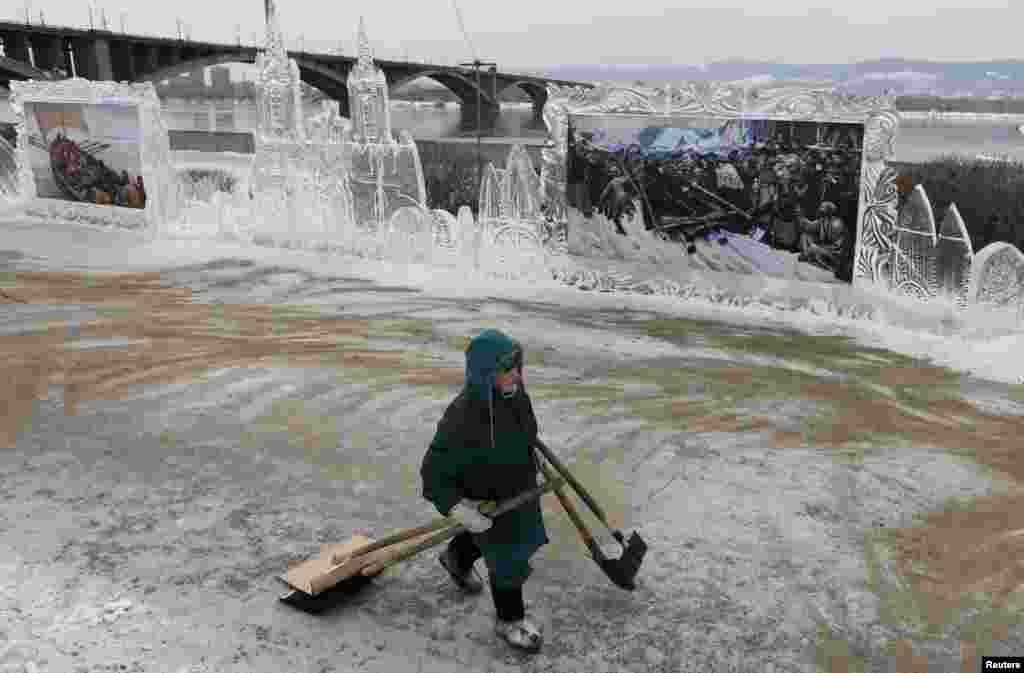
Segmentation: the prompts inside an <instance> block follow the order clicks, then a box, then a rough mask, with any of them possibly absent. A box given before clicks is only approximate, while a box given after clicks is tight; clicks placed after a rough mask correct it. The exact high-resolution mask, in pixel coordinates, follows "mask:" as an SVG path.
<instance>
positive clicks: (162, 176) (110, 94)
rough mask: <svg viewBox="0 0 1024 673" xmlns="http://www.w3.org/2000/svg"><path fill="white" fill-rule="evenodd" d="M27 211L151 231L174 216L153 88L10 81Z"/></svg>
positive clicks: (83, 82)
mask: <svg viewBox="0 0 1024 673" xmlns="http://www.w3.org/2000/svg"><path fill="white" fill-rule="evenodd" d="M11 106H12V108H13V110H14V113H15V116H16V127H17V132H18V147H17V153H18V159H19V170H20V182H21V188H22V193H23V195H24V196H25V197H26V201H27V203H26V207H27V208H28V209H29V210H30V211H41V212H42V214H44V215H47V216H50V217H55V218H59V219H65V220H71V221H81V222H89V223H95V224H103V225H107V226H117V227H124V228H130V229H147V230H148V231H150V232H154V233H155V232H156V231H157V229H158V227H159V225H160V223H161V222H166V221H167V220H168V219H169V218H170V217H172V216H173V212H172V210H173V209H174V207H175V199H174V194H173V193H172V192H171V188H172V186H173V184H174V183H173V181H174V171H173V164H172V162H171V159H170V144H169V140H168V135H167V130H166V128H165V127H164V124H163V120H162V118H161V113H160V109H161V108H160V101H159V98H158V97H157V95H156V89H155V88H154V87H153V85H152V83H149V82H146V83H118V82H93V81H89V80H84V79H67V80H61V81H57V82H37V81H27V82H12V83H11Z"/></svg>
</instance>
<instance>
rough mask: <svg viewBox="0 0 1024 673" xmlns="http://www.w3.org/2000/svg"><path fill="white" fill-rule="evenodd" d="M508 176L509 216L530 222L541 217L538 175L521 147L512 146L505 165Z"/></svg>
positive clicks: (528, 156)
mask: <svg viewBox="0 0 1024 673" xmlns="http://www.w3.org/2000/svg"><path fill="white" fill-rule="evenodd" d="M505 173H506V175H507V176H508V185H507V189H508V194H507V197H506V198H507V199H508V202H509V215H510V216H511V217H512V218H514V219H517V220H518V219H522V220H532V219H534V218H538V217H540V216H541V212H540V203H541V194H540V175H538V174H537V170H536V169H535V168H534V167H533V161H531V160H530V155H529V154H527V152H526V149H525V148H524V147H523V146H522V145H513V146H512V149H511V150H509V153H508V160H507V161H506V164H505Z"/></svg>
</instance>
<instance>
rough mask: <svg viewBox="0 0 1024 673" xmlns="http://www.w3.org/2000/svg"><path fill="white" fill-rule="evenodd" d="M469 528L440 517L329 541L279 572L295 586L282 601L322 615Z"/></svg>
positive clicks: (544, 488)
mask: <svg viewBox="0 0 1024 673" xmlns="http://www.w3.org/2000/svg"><path fill="white" fill-rule="evenodd" d="M564 484H565V480H564V479H561V478H557V477H556V479H555V480H554V481H548V482H545V483H544V484H543V485H541V486H538V487H537V488H534V489H531V490H529V491H525V492H523V493H520V494H519V495H517V496H515V497H513V498H509V499H508V500H506V501H504V502H502V503H500V504H497V505H494V504H493V503H487V504H489V505H490V507H487V506H481V511H482V512H483V513H484V514H486V515H487V516H490V517H492V518H493V517H496V516H499V515H501V514H504V513H505V512H508V511H509V510H512V509H515V508H516V507H519V506H520V505H522V504H524V503H526V502H529V501H531V500H534V499H536V498H539V497H541V496H542V495H544V494H545V493H548V492H550V491H552V490H554V489H555V488H558V487H560V486H563V485H564ZM463 530H465V528H464V527H463V526H462V525H461V524H459V523H457V522H456V521H455V520H454V519H451V518H450V517H439V518H436V519H434V520H433V521H431V522H430V523H427V524H424V525H422V526H417V527H415V528H409V529H406V530H402V531H398V532H396V533H393V534H391V535H388V536H387V537H385V538H382V539H380V540H377V541H376V542H374V541H371V540H370V539H369V538H367V537H365V536H363V535H355V536H353V537H352V538H351V539H349V540H348V541H347V542H344V543H342V544H335V545H324V546H323V547H322V548H321V552H320V556H319V557H315V558H311V559H309V560H307V561H303V562H301V563H298V564H296V565H294V566H292V567H291V568H289V570H288V572H287V573H286V574H284V575H280V576H278V579H279V580H281V581H282V582H284V583H285V584H287V585H288V587H289V591H287V592H285V593H283V594H281V595H280V596H278V600H280V601H281V602H282V603H285V604H287V605H290V606H292V607H295V608H298V609H299V610H302V611H303V612H308V613H311V614H319V613H320V612H323V611H324V610H325V609H327V608H330V607H333V606H334V605H336V604H338V602H339V601H340V600H341V599H343V598H348V597H350V596H353V595H355V594H356V593H357V592H358V591H359V590H360V589H362V588H363V587H365V586H366V585H367V584H369V583H370V580H372V579H373V578H374V577H376V576H377V575H379V574H380V573H382V572H383V571H384V570H386V569H387V568H389V567H391V566H393V565H395V564H397V563H399V562H401V561H404V560H406V559H408V558H412V557H413V556H416V555H417V554H419V553H420V552H422V551H424V550H426V549H429V548H431V547H435V546H437V545H439V544H441V543H443V542H444V541H446V540H448V539H449V538H453V537H455V536H456V535H458V534H459V533H461V532H462V531H463Z"/></svg>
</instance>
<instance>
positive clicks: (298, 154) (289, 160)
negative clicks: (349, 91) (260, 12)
mask: <svg viewBox="0 0 1024 673" xmlns="http://www.w3.org/2000/svg"><path fill="white" fill-rule="evenodd" d="M266 14H267V16H266V19H267V36H266V46H265V50H264V51H263V52H262V53H260V54H259V55H257V57H256V69H257V71H258V74H257V87H258V89H259V92H260V96H259V100H258V109H259V124H258V126H257V129H256V134H255V136H256V137H255V140H256V143H255V144H256V155H255V157H254V159H253V167H252V176H251V178H250V188H251V189H252V190H253V193H254V199H255V200H256V201H257V204H256V205H257V206H258V210H257V212H258V213H259V214H260V215H261V219H262V220H263V221H264V226H263V227H260V228H261V229H274V228H275V223H282V222H284V223H288V225H289V226H288V229H292V228H293V225H294V219H293V217H292V215H293V214H294V213H293V212H291V210H292V209H291V208H290V206H292V205H293V202H294V197H295V195H296V192H297V191H298V183H299V182H300V180H301V173H302V172H303V169H304V166H303V165H302V164H303V163H304V162H303V159H304V156H303V154H304V153H303V147H302V143H303V140H304V138H305V131H304V127H303V116H302V95H301V92H300V90H299V82H300V79H299V66H298V64H297V63H295V61H294V60H292V59H290V58H288V54H287V52H286V51H285V48H284V38H283V37H282V35H281V29H280V26H279V25H278V21H277V10H276V8H275V6H274V0H266Z"/></svg>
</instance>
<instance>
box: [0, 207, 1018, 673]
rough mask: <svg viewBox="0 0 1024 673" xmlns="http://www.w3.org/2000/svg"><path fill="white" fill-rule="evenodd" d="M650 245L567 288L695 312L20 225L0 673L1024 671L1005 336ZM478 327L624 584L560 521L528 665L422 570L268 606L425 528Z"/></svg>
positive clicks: (485, 612)
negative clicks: (318, 601) (301, 564)
mask: <svg viewBox="0 0 1024 673" xmlns="http://www.w3.org/2000/svg"><path fill="white" fill-rule="evenodd" d="M597 238H598V240H600V238H601V237H600V236H598V237H597ZM644 245H646V244H645V243H641V249H634V250H635V252H636V254H625V253H622V252H621V251H620V252H619V253H618V254H617V253H616V252H615V250H613V249H611V248H610V247H609V246H607V245H606V246H603V247H602V246H601V245H598V246H597V247H598V248H601V249H602V250H603V252H604V255H605V256H604V257H590V258H582V257H576V258H574V259H573V262H572V264H573V265H574V267H575V269H576V270H577V271H580V272H588V271H589V272H593V273H597V274H606V275H607V274H613V275H614V274H629V276H631V278H632V281H633V282H638V283H639V282H642V283H646V284H647V286H648V287H664V286H665V283H666V282H668V281H671V282H673V283H675V286H676V288H677V289H678V294H679V295H680V296H657V295H645V294H640V293H603V292H585V291H581V290H578V289H574V288H571V287H568V286H566V285H565V283H563V282H560V281H556V280H554V279H546V278H535V279H533V280H521V281H508V280H500V281H499V280H495V279H488V278H485V277H482V276H474V275H472V274H471V273H469V272H467V271H466V270H463V269H457V268H447V269H440V268H430V267H425V266H415V265H411V266H406V265H389V264H383V263H380V262H376V261H372V260H366V259H359V258H355V257H344V256H339V255H331V254H322V253H317V252H312V251H302V250H285V249H280V248H271V247H260V246H251V245H244V244H241V243H236V242H230V241H174V240H157V241H147V240H145V239H144V238H142V237H140V236H138V235H136V234H133V233H125V232H112V231H107V230H101V229H94V228H88V227H83V226H72V225H66V224H59V223H54V222H45V221H41V220H35V219H30V218H26V217H24V216H21V215H16V214H11V213H8V214H7V215H6V216H0V290H3V292H4V294H5V296H0V362H6V363H8V364H0V370H3V373H4V374H5V378H6V379H7V380H9V381H12V382H13V383H12V385H11V386H10V390H13V391H16V393H15V394H14V395H11V394H10V393H9V394H8V400H7V401H8V405H7V409H6V411H5V412H4V413H5V414H6V417H0V420H3V421H4V422H5V423H6V427H5V428H0V431H5V432H7V433H9V434H8V435H7V436H9V437H10V438H11V440H10V442H9V443H7V444H4V443H3V442H2V441H0V447H2V450H0V500H2V501H3V503H4V504H3V507H2V508H0V532H2V534H0V566H2V570H0V614H3V615H9V616H13V618H9V617H8V618H5V619H4V620H0V666H7V667H8V668H6V669H2V670H18V671H69V672H72V671H73V672H76V673H77V671H100V670H110V671H114V670H127V671H158V672H161V673H163V672H167V673H184V672H189V673H192V672H195V673H198V672H200V671H204V672H205V671H210V672H211V673H212V672H214V671H216V672H217V673H220V672H226V671H275V672H276V671H301V672H303V673H305V672H307V671H318V672H320V671H322V672H329V671H398V672H400V673H406V672H410V673H411V672H413V671H438V672H440V671H531V672H532V671H538V672H539V671H560V672H561V671H566V672H572V671H588V672H589V671H673V672H675V671H707V670H715V671H755V670H756V671H765V670H767V671H778V672H781V671H839V670H850V671H853V670H865V671H866V670H872V671H883V670H885V671H889V670H899V671H908V670H925V669H924V668H922V663H921V662H922V661H926V662H927V665H928V666H929V668H928V669H927V670H942V671H952V670H960V668H959V667H960V665H961V663H960V662H961V657H966V659H967V660H968V661H970V660H971V658H972V657H974V656H975V655H977V654H979V653H984V654H1012V653H1018V654H1019V652H1020V651H1021V650H1022V649H1024V630H1022V629H1021V628H1020V626H1019V624H1020V619H1019V617H1020V612H1019V603H1018V602H1017V600H1016V599H1017V597H1018V594H1016V593H1013V592H1014V591H1015V590H1016V585H1015V584H1013V583H1012V582H1010V580H1007V579H1006V578H1005V577H1004V575H1003V574H1001V573H1002V570H1003V565H1005V564H1001V563H1000V562H999V559H1001V558H1003V556H998V555H997V553H998V554H1004V555H1005V554H1006V553H1008V552H1007V550H1008V549H1009V550H1010V551H1011V552H1012V550H1013V549H1015V547H1014V545H1017V544H1019V543H1018V542H1017V540H1018V539H1019V538H1018V537H1012V535H1011V536H1009V537H1008V536H1007V535H1006V534H1008V533H1009V534H1012V532H1013V531H1015V530H1019V529H1022V528H1024V521H1021V520H1020V519H1021V518H1022V516H1024V515H1022V514H1021V512H1022V511H1024V509H1022V508H1021V507H1020V503H1019V502H1018V501H1017V500H1016V499H1017V498H1019V497H1020V496H1019V494H1020V489H1019V487H1018V485H1017V480H1018V479H1020V478H1022V477H1024V473H1020V472H1019V470H1018V468H1017V462H1016V460H1015V458H1014V454H1013V452H1012V450H1011V449H1012V447H1013V444H1014V442H1016V438H1017V437H1019V432H1020V430H1024V421H1022V418H1024V416H1022V414H1024V405H1022V404H1021V403H1020V402H1019V399H1020V398H1019V397H1018V393H1017V392H1016V391H1017V389H1016V388H1011V387H1009V386H1007V385H1006V383H1007V382H1017V381H1020V380H1021V377H1022V376H1024V362H1022V361H1021V358H1015V357H1013V354H1014V353H1016V352H1018V351H1019V349H1020V348H1021V346H1022V345H1024V344H1022V343H1021V338H1022V337H1021V336H1020V334H1019V333H1017V332H1015V329H1016V316H1012V317H1008V316H1004V317H1001V318H991V317H988V318H984V320H983V319H982V318H981V317H978V316H972V317H971V321H972V322H971V323H970V324H969V325H968V324H964V321H963V319H962V318H958V317H957V316H955V315H954V314H953V313H952V312H951V311H949V310H943V309H940V308H927V307H922V306H919V305H915V304H913V303H911V302H909V301H904V300H899V299H895V298H892V297H885V296H882V295H877V294H872V293H868V292H863V291H855V290H853V289H852V288H849V287H846V286H842V285H836V284H831V285H822V284H818V283H812V282H809V281H796V280H790V279H784V278H770V277H764V276H745V277H744V276H734V275H730V274H725V273H720V272H714V271H711V270H709V267H708V265H707V264H696V263H695V264H690V263H689V262H687V261H686V260H685V256H684V255H683V253H682V251H681V250H680V251H679V253H678V255H679V256H678V258H677V259H673V258H672V257H673V255H674V254H675V253H665V255H666V256H665V257H663V258H662V259H660V260H654V261H651V260H650V259H649V255H648V254H647V253H648V252H650V251H649V250H644V249H642V248H643V247H644ZM723 248H726V246H718V244H717V243H715V244H709V245H707V246H702V249H701V255H702V259H704V260H705V261H708V260H711V261H713V262H722V261H723V260H724V259H725V256H727V255H731V254H732V252H730V251H729V250H727V249H723ZM41 270H46V271H48V272H50V273H49V274H47V275H34V274H32V273H31V272H32V271H41ZM58 272H60V273H58ZM69 272H70V273H75V274H77V273H85V274H88V275H89V278H92V280H88V281H82V280H80V279H79V277H78V276H64V275H61V273H69ZM110 272H132V273H136V274H138V273H142V272H152V273H154V274H155V275H154V276H152V277H150V276H134V277H133V278H134V280H124V281H119V282H118V283H114V282H113V281H110V280H104V277H105V276H108V275H109V274H110ZM153 278H157V279H158V281H159V282H158V283H157V281H155V280H153ZM182 291H185V292H187V293H188V294H186V295H182V294H180V293H181V292H182ZM5 297H6V299H5ZM285 307H300V308H301V307H305V311H302V310H300V309H297V308H289V309H285ZM282 321H283V322H282ZM289 321H291V322H289ZM487 326H496V327H499V328H502V329H505V330H507V331H508V332H509V333H511V334H512V335H514V336H516V337H517V338H520V339H521V340H522V341H523V342H524V343H525V344H526V346H527V349H528V357H527V363H528V366H527V371H528V374H527V381H528V386H529V388H530V390H531V394H532V396H533V398H534V404H535V408H536V410H537V414H538V418H539V421H540V424H541V432H542V436H543V437H545V438H546V439H547V441H548V444H549V445H551V446H552V447H553V448H554V449H555V450H556V451H557V452H559V453H560V454H562V455H563V457H564V458H565V459H566V461H567V462H569V463H570V464H571V465H572V467H573V469H574V470H575V471H576V472H577V474H578V476H579V477H580V479H581V480H582V481H583V482H584V483H585V484H587V485H588V486H591V487H592V488H593V489H594V490H595V491H597V494H598V499H599V500H600V501H602V502H603V503H604V504H606V508H607V509H609V510H610V511H611V512H612V513H613V516H614V517H615V519H616V520H617V521H618V522H619V525H621V526H622V527H623V528H625V529H627V530H632V529H636V530H639V531H640V532H641V534H642V535H643V536H644V538H645V539H646V540H647V542H648V543H649V544H650V546H651V551H650V553H649V556H648V558H647V560H646V561H645V563H644V565H643V568H642V569H641V573H640V579H639V583H640V586H639V588H638V589H637V591H636V592H634V593H625V592H622V591H621V590H619V589H617V588H615V587H614V586H612V585H611V584H610V583H609V582H608V581H607V579H606V578H604V576H603V575H602V574H601V573H600V571H599V570H598V569H597V568H596V566H594V564H593V563H592V562H590V561H588V560H587V559H586V558H585V557H584V555H583V554H582V551H581V549H582V548H581V546H580V544H579V542H578V539H577V537H576V534H575V531H574V530H573V528H572V526H571V524H570V523H569V522H568V520H567V519H566V518H565V517H564V515H562V514H561V513H560V512H559V510H558V505H557V501H553V500H552V501H545V512H546V519H547V521H548V527H549V535H550V537H551V539H552V543H551V544H550V545H548V546H547V547H546V548H545V549H544V550H543V551H542V553H541V554H540V556H539V557H538V559H537V561H536V563H535V568H536V572H535V575H534V577H533V578H532V579H531V580H530V583H529V584H528V588H527V600H528V603H529V605H530V606H531V611H532V612H533V613H534V614H535V615H536V616H537V617H538V619H539V620H540V621H541V622H542V623H543V624H544V626H545V627H546V630H547V634H548V642H547V644H546V646H545V649H544V651H543V652H542V653H541V654H540V655H537V656H536V657H533V658H522V657H520V656H518V655H516V654H514V653H512V652H510V651H509V650H508V649H507V648H505V647H503V646H502V645H501V644H500V643H498V642H496V641H495V640H494V638H493V636H492V634H491V614H492V612H491V611H492V609H491V607H490V604H489V599H488V598H487V596H486V594H485V595H484V596H482V597H480V598H472V599H467V598H464V597H461V596H459V595H457V594H456V593H455V592H454V591H453V590H452V589H451V588H450V587H449V586H448V585H447V584H446V582H447V580H446V577H445V576H444V575H443V572H442V571H441V570H440V568H439V566H438V565H437V563H436V561H435V559H434V556H435V555H434V553H432V552H428V553H426V554H424V555H423V556H421V557H418V558H417V559H415V560H413V561H410V562H407V563H405V564H402V565H400V566H398V567H396V568H394V569H392V570H390V571H388V573H387V574H386V575H385V576H383V577H381V578H380V579H378V580H377V581H376V582H375V583H374V585H373V586H372V587H370V588H369V589H367V591H366V592H365V593H363V594H361V595H359V596H358V597H355V598H353V599H352V600H351V602H350V603H349V604H348V605H347V606H346V607H344V608H342V609H339V610H336V611H333V612H331V613H328V614H326V615H323V616H320V617H310V616H307V615H304V614H301V613H296V612H294V611H291V610H289V609H288V608H286V607H285V606H283V605H280V604H278V603H277V602H276V601H275V600H274V598H275V596H276V593H277V591H278V589H279V587H278V586H277V583H276V581H275V579H274V576H275V575H278V574H280V573H281V572H283V571H284V570H285V568H286V567H287V562H288V561H289V560H292V559H300V558H303V557H306V556H309V555H311V554H313V553H316V551H317V549H318V546H319V544H320V543H323V542H336V541H340V540H343V539H346V538H347V537H348V536H349V535H351V534H353V533H355V532H356V531H369V532H371V533H372V534H383V533H385V532H387V531H390V530H394V529H396V528H400V527H405V526H410V525H415V524H418V523H422V522H425V521H427V520H429V518H430V517H431V516H432V514H433V513H432V512H431V511H430V509H429V507H428V506H427V504H426V503H425V502H424V501H422V500H421V498H420V497H419V484H418V474H417V469H418V466H419V460H420V458H421V457H422V453H423V450H424V448H425V446H426V443H427V442H429V440H430V437H431V435H432V433H433V430H434V428H435V424H436V422H437V420H438V419H439V418H440V414H441V413H442V412H443V410H444V407H445V405H446V404H447V402H448V400H449V399H450V398H451V397H452V396H453V395H454V394H455V393H456V392H457V390H458V385H459V382H460V381H461V366H462V352H461V344H463V343H464V339H465V338H466V337H468V336H470V335H471V334H473V333H475V332H476V331H478V330H479V329H481V328H483V327H487ZM60 328H63V331H61V329H60ZM841 337H849V339H850V340H849V341H845V340H843V339H842V338H841ZM230 339H233V340H234V341H225V340H230ZM225 344H237V345H229V346H226V345H225ZM307 346H308V347H309V348H310V349H312V350H308V349H307ZM313 346H315V347H316V348H313ZM367 353H369V354H367ZM943 367H946V368H948V370H946V369H943ZM955 372H960V373H963V374H965V375H963V376H957V375H956V373H955ZM968 373H969V374H970V375H967V374H968ZM4 436H5V435H3V434H2V433H0V439H2V438H3V437H4ZM951 498H959V499H967V500H961V501H960V502H975V503H979V502H980V503H983V505H974V506H972V507H970V508H964V507H963V505H962V504H961V505H960V506H959V507H960V509H957V508H956V507H954V506H953V505H951V502H950V499H951ZM944 508H948V509H944ZM929 513H931V518H929V519H928V520H927V521H925V520H924V519H922V518H921V517H923V516H924V515H926V514H929ZM957 517H959V518H957ZM972 532H974V533H976V534H975V535H974V536H973V537H972V536H971V533H972ZM1000 536H1002V537H1000ZM986 545H989V546H986ZM1000 545H1001V546H1000ZM936 550H942V551H936ZM986 550H987V551H986ZM986 554H987V556H986ZM951 559H952V560H951ZM953 561H956V563H954V562H953ZM968 561H969V562H970V563H971V567H972V568H977V570H965V569H963V568H964V567H966V566H964V565H963V564H966V563H968ZM993 563H994V564H995V565H993ZM986 564H988V565H986ZM962 566H963V567H962ZM958 568H959V570H958ZM922 578H930V579H929V580H928V581H929V582H930V583H924V582H925V580H924V579H922ZM1010 579H1012V578H1010ZM1003 594H1008V595H1009V598H1008V599H1007V600H1008V602H1004V603H1003V604H1001V605H1000V604H998V600H996V598H994V597H996V596H999V595H1003ZM950 596H952V597H953V598H955V599H958V600H959V599H961V598H962V599H963V600H964V601H965V602H962V603H957V601H953V602H952V603H950V602H949V600H950ZM986 596H988V598H986ZM968 599H969V600H968ZM942 609H948V610H949V611H948V612H941V610H942ZM937 610H938V612H936V611H937ZM936 615H938V616H936ZM929 619H936V620H937V621H936V625H935V627H934V629H932V631H929V629H928V628H927V624H928V620H929ZM979 624H983V625H984V626H979ZM972 648H974V649H972ZM965 653H966V654H965ZM844 657H846V658H847V660H846V661H845V662H844V661H841V659H843V658H844ZM121 666H123V668H119V667H121ZM969 666H971V667H973V668H976V667H977V663H976V662H973V663H970V664H969Z"/></svg>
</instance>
